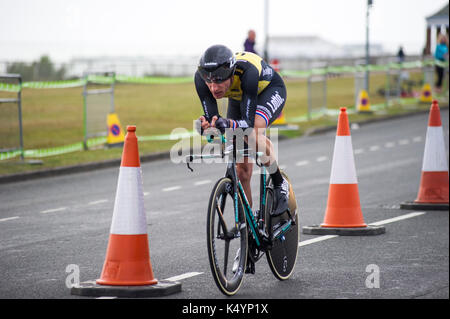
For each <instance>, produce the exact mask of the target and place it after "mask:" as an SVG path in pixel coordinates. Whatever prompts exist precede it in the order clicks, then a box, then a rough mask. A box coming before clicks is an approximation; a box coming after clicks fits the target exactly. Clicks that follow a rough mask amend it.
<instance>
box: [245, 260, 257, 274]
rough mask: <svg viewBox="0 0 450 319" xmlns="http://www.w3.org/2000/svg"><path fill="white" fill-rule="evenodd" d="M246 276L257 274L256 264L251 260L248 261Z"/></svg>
mask: <svg viewBox="0 0 450 319" xmlns="http://www.w3.org/2000/svg"><path fill="white" fill-rule="evenodd" d="M245 273H246V274H252V275H254V274H255V263H254V262H253V261H251V260H250V259H247V268H246V269H245Z"/></svg>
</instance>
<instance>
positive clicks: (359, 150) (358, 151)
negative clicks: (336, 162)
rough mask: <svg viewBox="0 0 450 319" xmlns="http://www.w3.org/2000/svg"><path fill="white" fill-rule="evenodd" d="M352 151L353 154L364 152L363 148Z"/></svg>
mask: <svg viewBox="0 0 450 319" xmlns="http://www.w3.org/2000/svg"><path fill="white" fill-rule="evenodd" d="M353 153H355V154H362V153H364V149H363V148H358V149H356V150H354V151H353Z"/></svg>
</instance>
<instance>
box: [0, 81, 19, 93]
mask: <svg viewBox="0 0 450 319" xmlns="http://www.w3.org/2000/svg"><path fill="white" fill-rule="evenodd" d="M20 90H21V87H20V85H18V84H9V83H0V91H6V92H14V93H18V92H20Z"/></svg>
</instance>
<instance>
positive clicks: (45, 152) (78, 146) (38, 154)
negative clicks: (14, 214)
mask: <svg viewBox="0 0 450 319" xmlns="http://www.w3.org/2000/svg"><path fill="white" fill-rule="evenodd" d="M195 134H197V133H196V132H194V131H188V132H186V133H183V134H164V135H153V136H138V140H139V141H141V142H146V141H164V140H176V139H180V138H189V137H192V136H194V135H195ZM102 144H106V137H104V136H101V137H96V138H91V139H89V140H88V141H87V146H88V147H93V146H98V145H102ZM83 150H84V146H83V142H78V143H74V144H70V145H64V146H59V147H51V148H45V149H38V150H25V152H24V157H28V158H30V157H31V158H42V157H48V156H55V155H61V154H66V153H72V152H79V151H83ZM17 156H20V151H10V152H3V153H0V161H2V160H7V159H11V158H14V157H17Z"/></svg>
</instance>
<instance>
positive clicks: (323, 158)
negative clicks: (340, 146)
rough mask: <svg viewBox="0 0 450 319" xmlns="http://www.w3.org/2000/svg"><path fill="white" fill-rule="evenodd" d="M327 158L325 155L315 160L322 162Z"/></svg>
mask: <svg viewBox="0 0 450 319" xmlns="http://www.w3.org/2000/svg"><path fill="white" fill-rule="evenodd" d="M327 159H328V157H326V156H320V157H318V158H317V159H316V161H318V162H323V161H326V160H327Z"/></svg>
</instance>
